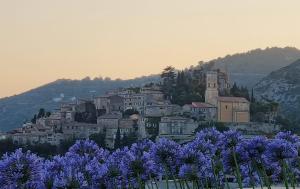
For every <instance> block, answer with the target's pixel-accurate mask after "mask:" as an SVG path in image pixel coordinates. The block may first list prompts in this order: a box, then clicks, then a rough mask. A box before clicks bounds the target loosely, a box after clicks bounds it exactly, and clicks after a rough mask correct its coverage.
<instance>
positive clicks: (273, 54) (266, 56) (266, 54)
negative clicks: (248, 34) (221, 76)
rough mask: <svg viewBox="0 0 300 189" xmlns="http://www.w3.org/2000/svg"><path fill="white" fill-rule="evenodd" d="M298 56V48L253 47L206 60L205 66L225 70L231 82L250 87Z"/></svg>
mask: <svg viewBox="0 0 300 189" xmlns="http://www.w3.org/2000/svg"><path fill="white" fill-rule="evenodd" d="M299 58H300V50H298V49H296V48H292V47H285V48H278V47H273V48H266V49H263V50H262V49H255V50H251V51H248V52H246V53H239V54H234V55H228V56H226V57H223V58H217V59H215V60H211V61H209V62H208V64H207V65H206V66H210V67H213V68H220V69H222V70H225V68H226V65H227V70H228V72H229V73H230V80H231V82H236V83H237V84H239V85H243V86H247V87H248V88H252V87H253V86H254V85H255V84H256V83H257V82H259V81H260V80H261V79H262V78H264V77H266V76H267V75H268V74H270V73H271V72H272V71H275V70H278V69H280V68H282V67H285V66H287V65H289V64H291V63H292V62H294V61H296V60H298V59H299Z"/></svg>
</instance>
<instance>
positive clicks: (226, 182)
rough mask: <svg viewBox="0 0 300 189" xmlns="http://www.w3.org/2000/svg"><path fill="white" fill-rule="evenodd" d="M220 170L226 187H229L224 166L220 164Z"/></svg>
mask: <svg viewBox="0 0 300 189" xmlns="http://www.w3.org/2000/svg"><path fill="white" fill-rule="evenodd" d="M221 171H222V174H223V175H224V179H225V184H226V188H227V189H230V187H229V184H228V180H227V177H226V174H225V171H224V167H223V166H221Z"/></svg>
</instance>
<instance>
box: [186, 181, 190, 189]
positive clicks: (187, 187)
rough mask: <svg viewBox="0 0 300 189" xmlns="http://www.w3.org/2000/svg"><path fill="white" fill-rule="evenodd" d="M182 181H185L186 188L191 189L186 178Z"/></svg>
mask: <svg viewBox="0 0 300 189" xmlns="http://www.w3.org/2000/svg"><path fill="white" fill-rule="evenodd" d="M184 182H185V185H186V186H187V188H188V189H191V187H190V186H189V183H188V181H187V180H184Z"/></svg>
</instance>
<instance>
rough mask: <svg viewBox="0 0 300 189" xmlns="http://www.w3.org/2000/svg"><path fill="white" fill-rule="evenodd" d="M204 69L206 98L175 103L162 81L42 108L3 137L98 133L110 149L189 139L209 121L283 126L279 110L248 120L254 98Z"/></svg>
mask: <svg viewBox="0 0 300 189" xmlns="http://www.w3.org/2000/svg"><path fill="white" fill-rule="evenodd" d="M200 74H202V75H203V78H204V81H199V85H200V83H201V82H202V83H205V86H204V89H205V91H202V92H203V93H204V94H205V95H204V97H205V99H204V100H202V101H194V102H191V103H188V104H182V105H179V104H174V103H172V99H173V98H174V97H172V96H171V97H170V96H168V95H166V93H165V92H164V89H162V86H161V85H158V84H149V85H146V86H144V87H135V88H125V89H117V90H114V91H109V92H107V93H106V94H105V95H102V96H95V97H93V99H90V100H83V99H80V100H76V102H74V103H64V104H61V106H60V108H59V109H57V110H56V111H54V112H52V113H51V114H50V113H49V114H47V113H43V114H42V115H40V116H38V117H36V118H35V120H34V121H31V122H28V123H25V124H24V125H23V126H22V127H21V128H18V129H15V130H13V131H10V132H8V133H7V134H5V136H6V137H7V138H11V139H12V140H13V142H14V143H16V144H28V143H29V144H31V145H34V144H43V143H48V144H51V145H56V146H57V145H59V144H60V143H61V142H62V141H64V140H68V139H86V138H89V137H90V136H91V135H95V134H98V135H97V136H98V137H102V139H103V141H104V143H105V147H106V148H109V149H114V148H117V147H118V146H119V145H120V141H121V140H125V141H126V140H135V141H136V140H141V139H145V138H149V139H152V140H157V139H159V138H162V137H164V138H169V139H172V140H174V141H176V142H178V143H185V142H187V141H190V140H192V139H193V138H194V136H195V133H196V131H197V130H199V129H201V128H204V127H206V126H216V125H219V126H220V125H221V127H224V128H225V127H228V128H230V127H231V128H234V129H239V130H242V131H246V132H247V133H246V134H249V135H251V134H253V135H255V134H257V132H260V133H272V132H273V131H274V130H278V129H279V127H278V126H277V125H275V124H273V123H274V122H273V121H272V120H273V119H274V117H275V116H276V112H272V114H271V113H269V114H268V116H267V117H268V121H267V122H268V123H266V121H265V122H263V123H256V122H250V120H251V119H250V102H249V100H248V99H246V98H245V97H236V96H232V95H230V88H231V84H230V83H229V79H228V76H227V74H226V73H225V72H221V71H220V70H205V71H200ZM178 77H179V76H178ZM203 78H202V79H203ZM166 83H167V82H166ZM172 87H173V86H170V90H172ZM199 92H200V91H199Z"/></svg>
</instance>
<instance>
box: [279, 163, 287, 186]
mask: <svg viewBox="0 0 300 189" xmlns="http://www.w3.org/2000/svg"><path fill="white" fill-rule="evenodd" d="M280 163H281V166H282V174H283V179H284V185H285V188H286V189H289V183H288V178H287V170H286V163H285V161H284V160H280Z"/></svg>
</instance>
